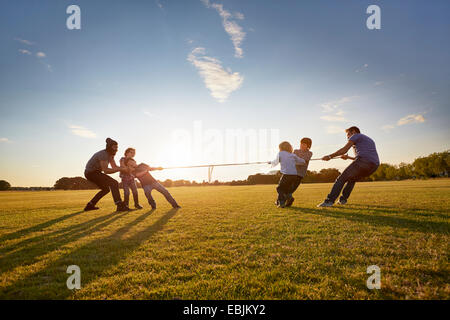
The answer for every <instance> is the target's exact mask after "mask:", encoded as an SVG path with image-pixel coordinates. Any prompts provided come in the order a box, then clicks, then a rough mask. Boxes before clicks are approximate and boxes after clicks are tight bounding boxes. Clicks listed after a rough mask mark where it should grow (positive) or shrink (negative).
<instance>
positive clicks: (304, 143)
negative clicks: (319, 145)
mask: <svg viewBox="0 0 450 320" xmlns="http://www.w3.org/2000/svg"><path fill="white" fill-rule="evenodd" d="M311 146H312V140H311V139H310V138H302V140H300V150H302V151H306V150H309V149H311Z"/></svg>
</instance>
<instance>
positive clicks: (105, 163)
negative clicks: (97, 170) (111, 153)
mask: <svg viewBox="0 0 450 320" xmlns="http://www.w3.org/2000/svg"><path fill="white" fill-rule="evenodd" d="M100 167H101V168H102V171H103V172H104V173H106V174H112V173H116V172H118V171H120V167H118V166H116V167H115V168H108V161H104V160H100Z"/></svg>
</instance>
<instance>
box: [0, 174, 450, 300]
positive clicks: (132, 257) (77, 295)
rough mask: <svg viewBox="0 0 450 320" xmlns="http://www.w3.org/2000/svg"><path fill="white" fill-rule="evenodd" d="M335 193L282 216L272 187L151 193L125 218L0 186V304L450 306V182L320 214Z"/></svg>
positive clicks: (318, 187) (68, 199)
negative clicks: (71, 269) (374, 271)
mask: <svg viewBox="0 0 450 320" xmlns="http://www.w3.org/2000/svg"><path fill="white" fill-rule="evenodd" d="M330 187H331V184H305V185H301V186H300V188H299V189H298V190H297V192H296V193H295V195H294V196H295V198H296V201H295V203H294V205H293V207H292V208H285V209H279V208H276V207H275V205H274V201H275V196H276V195H275V186H274V185H258V186H233V187H230V186H211V187H178V188H170V192H171V193H172V194H173V196H174V197H175V199H177V201H178V202H179V203H180V205H181V206H182V208H181V209H180V210H171V208H170V206H169V204H168V203H167V202H166V201H165V200H164V198H163V197H162V196H161V195H160V194H158V193H156V196H155V199H156V201H157V204H158V209H157V210H155V211H150V210H149V206H148V204H147V203H146V201H144V200H145V198H144V197H143V193H142V190H141V191H140V198H141V204H144V205H145V208H144V209H142V210H135V211H132V212H129V213H116V212H114V207H113V205H112V199H111V196H110V195H107V196H106V197H105V198H104V199H103V200H102V201H101V202H100V203H99V205H100V206H101V209H100V210H97V211H91V212H87V213H85V212H82V211H81V210H82V208H83V207H84V205H85V203H86V202H87V201H88V200H89V198H90V197H91V196H92V195H93V194H94V193H95V191H94V190H90V191H48V192H47V191H38V192H0V203H1V206H0V298H1V299H42V298H45V299H449V298H450V281H449V280H450V267H449V253H450V250H449V249H450V248H449V243H450V241H449V240H450V236H449V235H450V228H449V211H450V210H449V209H450V179H438V180H426V181H398V182H370V183H359V184H357V186H356V187H355V190H354V193H353V194H352V197H351V199H350V201H349V204H348V205H346V206H335V207H333V208H321V209H318V208H316V205H317V204H318V203H319V202H321V201H322V200H323V199H324V197H325V196H326V194H327V193H328V192H329V190H330ZM69 265H78V266H79V267H80V268H81V289H80V290H74V291H72V290H69V289H67V287H66V280H67V277H68V276H69V274H67V273H66V269H67V267H68V266H69ZM370 265H377V266H379V267H380V269H381V289H380V290H369V289H367V287H366V280H367V278H368V276H369V275H368V274H367V273H366V270H367V267H368V266H370Z"/></svg>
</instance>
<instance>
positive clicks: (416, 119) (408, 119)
mask: <svg viewBox="0 0 450 320" xmlns="http://www.w3.org/2000/svg"><path fill="white" fill-rule="evenodd" d="M424 114H425V112H423V113H417V114H409V115H407V116H405V117H403V118H401V119H400V120H398V121H397V123H396V124H386V125H384V126H382V127H381V129H382V130H383V131H385V132H389V131H391V130H392V129H395V128H396V127H399V126H404V125H406V124H413V123H423V122H425V121H426V119H425V117H424V116H423V115H424Z"/></svg>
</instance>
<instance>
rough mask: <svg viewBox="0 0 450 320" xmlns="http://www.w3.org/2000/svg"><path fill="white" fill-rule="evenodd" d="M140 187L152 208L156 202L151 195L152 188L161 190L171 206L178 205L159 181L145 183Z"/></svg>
mask: <svg viewBox="0 0 450 320" xmlns="http://www.w3.org/2000/svg"><path fill="white" fill-rule="evenodd" d="M142 188H143V189H144V193H145V196H146V197H147V199H148V203H149V204H150V205H151V206H152V208H155V207H156V202H155V200H154V199H153V197H152V190H153V189H155V190H156V191H159V192H161V193H162V194H163V195H164V197H165V198H166V200H167V201H168V202H169V203H170V204H171V205H172V207H174V208H175V207H178V203H177V202H176V201H175V199H174V198H173V197H172V195H171V194H170V193H169V191H167V189H166V188H164V186H163V185H162V184H160V183H159V182H154V183H152V184H146V185H143V186H142Z"/></svg>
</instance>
